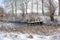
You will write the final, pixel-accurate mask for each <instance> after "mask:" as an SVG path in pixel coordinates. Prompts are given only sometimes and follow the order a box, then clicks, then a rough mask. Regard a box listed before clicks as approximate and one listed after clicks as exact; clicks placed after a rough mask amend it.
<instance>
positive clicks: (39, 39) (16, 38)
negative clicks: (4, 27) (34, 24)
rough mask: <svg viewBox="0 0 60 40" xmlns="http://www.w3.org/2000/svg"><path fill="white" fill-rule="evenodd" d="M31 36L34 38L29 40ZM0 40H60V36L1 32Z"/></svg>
mask: <svg viewBox="0 0 60 40" xmlns="http://www.w3.org/2000/svg"><path fill="white" fill-rule="evenodd" d="M30 35H32V38H29V36H30ZM0 40H60V34H54V35H51V36H45V35H37V34H27V33H25V34H22V33H19V32H10V33H8V32H0Z"/></svg>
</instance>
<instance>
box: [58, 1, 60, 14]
mask: <svg viewBox="0 0 60 40" xmlns="http://www.w3.org/2000/svg"><path fill="white" fill-rule="evenodd" d="M58 1H59V15H60V0H58Z"/></svg>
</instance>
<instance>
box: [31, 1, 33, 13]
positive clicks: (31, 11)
mask: <svg viewBox="0 0 60 40" xmlns="http://www.w3.org/2000/svg"><path fill="white" fill-rule="evenodd" d="M31 13H33V0H32V3H31Z"/></svg>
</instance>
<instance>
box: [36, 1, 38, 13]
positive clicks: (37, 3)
mask: <svg viewBox="0 0 60 40" xmlns="http://www.w3.org/2000/svg"><path fill="white" fill-rule="evenodd" d="M36 1H37V14H38V0H36Z"/></svg>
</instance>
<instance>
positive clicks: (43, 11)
mask: <svg viewBox="0 0 60 40" xmlns="http://www.w3.org/2000/svg"><path fill="white" fill-rule="evenodd" d="M43 3H44V2H43V0H42V14H43V15H44V7H43Z"/></svg>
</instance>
